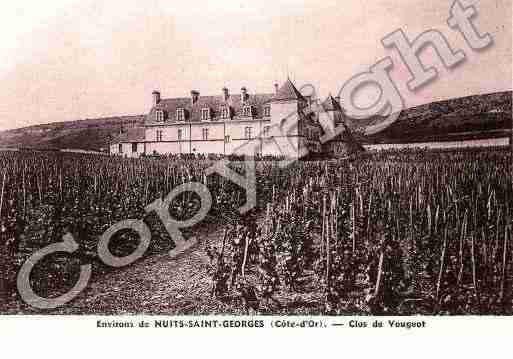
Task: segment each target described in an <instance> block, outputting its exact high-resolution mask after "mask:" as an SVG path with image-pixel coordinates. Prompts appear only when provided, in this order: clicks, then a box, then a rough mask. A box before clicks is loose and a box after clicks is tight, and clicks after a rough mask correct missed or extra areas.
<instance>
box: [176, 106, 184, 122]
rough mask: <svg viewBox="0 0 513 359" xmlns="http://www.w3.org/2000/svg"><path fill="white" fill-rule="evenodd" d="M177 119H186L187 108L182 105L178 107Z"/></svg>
mask: <svg viewBox="0 0 513 359" xmlns="http://www.w3.org/2000/svg"><path fill="white" fill-rule="evenodd" d="M176 120H177V121H185V110H184V109H183V108H181V107H179V108H177V109H176Z"/></svg>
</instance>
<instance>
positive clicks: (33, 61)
mask: <svg viewBox="0 0 513 359" xmlns="http://www.w3.org/2000/svg"><path fill="white" fill-rule="evenodd" d="M462 2H463V3H464V4H467V5H475V6H476V9H477V11H478V16H477V17H476V18H475V19H473V21H474V24H475V26H476V28H477V29H478V30H479V32H480V33H482V34H483V33H489V34H490V35H491V36H492V38H493V41H494V43H493V45H492V46H490V47H489V48H488V49H486V50H484V51H481V52H475V51H473V50H471V49H470V48H469V47H468V45H467V44H466V42H465V41H464V39H463V37H462V35H461V34H460V33H459V32H457V31H455V30H453V29H451V28H449V27H448V25H447V24H446V21H447V18H448V17H449V16H450V14H449V10H450V7H451V4H452V1H449V0H430V1H426V0H373V1H364V0H345V1H342V0H339V1H330V0H327V1H322V2H319V1H318V0H303V1H300V0H272V1H268V0H265V1H264V0H259V1H248V0H244V1H240V0H229V1H226V0H225V1H207V2H202V1H199V0H197V1H194V2H192V1H183V0H180V1H174V0H173V1H170V0H145V1H134V0H123V1H118V0H113V1H98V0H53V1H49V0H47V1H40V0H39V1H33V0H26V1H23V2H4V3H3V4H2V11H1V12H0V43H1V44H2V46H0V84H1V85H0V130H6V129H11V128H19V127H24V126H28V125H33V124H39V123H50V122H57V121H68V120H76V119H83V118H94V117H101V116H110V115H123V114H142V113H146V112H148V111H149V108H150V106H151V92H152V91H153V90H159V91H161V93H162V97H164V98H166V97H183V96H189V94H190V91H191V90H192V89H195V90H198V91H200V93H201V94H202V95H216V94H221V89H222V88H223V87H225V86H226V87H228V88H229V89H230V91H231V92H232V93H239V90H240V88H241V87H242V86H245V87H247V88H248V92H249V93H250V94H251V93H270V92H273V89H274V87H273V84H274V83H276V82H278V83H282V82H284V81H285V80H286V78H287V77H290V78H291V79H292V80H293V81H294V83H295V84H296V86H297V87H298V88H299V87H301V86H302V85H305V84H312V85H313V86H314V87H315V89H316V92H317V93H318V95H319V97H324V96H326V95H328V94H329V93H332V94H337V93H338V92H339V90H340V88H341V87H342V85H343V84H344V83H345V82H346V81H347V80H348V79H350V78H351V77H352V76H354V75H355V74H357V73H360V72H362V71H367V70H368V68H369V67H370V66H372V65H373V64H374V63H376V62H377V61H379V60H380V59H382V58H384V57H386V56H389V57H391V58H392V60H393V61H394V68H393V70H392V77H393V79H394V81H395V82H396V84H397V86H398V88H399V91H400V92H401V95H402V96H403V98H404V99H405V103H406V106H407V107H411V106H415V105H419V104H422V103H427V102H432V101H436V100H442V99H447V98H453V97H461V96H467V95H473V94H481V93H491V92H497V91H504V90H511V89H512V79H513V77H512V24H511V22H512V0H480V1H478V0H464V1H463V0H462ZM399 28H400V29H402V30H403V31H404V32H405V34H406V35H407V36H408V37H409V38H410V39H413V38H415V37H416V36H418V35H419V34H420V33H422V32H424V31H427V30H430V29H436V30H439V31H440V32H442V33H443V34H444V35H445V36H446V38H447V39H448V40H449V43H450V44H451V46H452V47H453V49H455V50H458V49H461V50H463V51H464V52H465V54H466V57H467V59H466V61H465V62H464V63H463V64H462V65H460V66H457V67H456V68H454V69H452V70H450V71H449V70H446V69H444V68H443V67H441V66H439V65H440V62H439V61H438V60H437V59H436V56H435V53H434V51H432V50H431V49H429V48H428V49H426V50H424V51H423V52H422V59H423V60H424V61H425V63H426V64H427V65H429V64H434V65H435V66H438V67H437V68H438V69H439V76H438V78H437V79H436V80H435V81H433V82H432V83H430V84H429V85H428V86H425V87H423V88H422V89H420V90H418V91H415V92H412V91H410V90H408V88H407V87H406V85H405V84H406V82H407V81H408V80H409V73H408V70H407V69H406V67H405V66H404V64H403V63H402V61H401V60H400V58H399V56H398V55H397V53H396V52H395V51H394V50H393V49H386V48H384V47H383V45H382V44H381V39H382V38H383V37H384V36H386V35H387V34H389V33H391V32H392V31H394V30H396V29H399ZM377 96H378V93H377V92H376V91H374V92H373V90H372V89H371V88H369V89H367V90H365V91H362V94H361V96H360V97H361V99H359V100H358V101H361V104H362V105H363V104H364V103H365V102H366V101H368V102H372V101H373V100H375V99H376V98H377Z"/></svg>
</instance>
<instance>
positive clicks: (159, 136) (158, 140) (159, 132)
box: [156, 130, 162, 142]
mask: <svg viewBox="0 0 513 359" xmlns="http://www.w3.org/2000/svg"><path fill="white" fill-rule="evenodd" d="M156 135H157V142H160V141H162V130H157V132H156Z"/></svg>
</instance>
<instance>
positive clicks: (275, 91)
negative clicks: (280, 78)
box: [274, 83, 278, 94]
mask: <svg viewBox="0 0 513 359" xmlns="http://www.w3.org/2000/svg"><path fill="white" fill-rule="evenodd" d="M274 93H275V94H277V93H278V84H276V83H275V84H274Z"/></svg>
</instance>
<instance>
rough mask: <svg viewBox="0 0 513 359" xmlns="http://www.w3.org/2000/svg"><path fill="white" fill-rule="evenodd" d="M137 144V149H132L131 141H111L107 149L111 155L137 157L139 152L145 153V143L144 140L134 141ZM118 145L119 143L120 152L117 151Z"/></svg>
mask: <svg viewBox="0 0 513 359" xmlns="http://www.w3.org/2000/svg"><path fill="white" fill-rule="evenodd" d="M135 143H136V144H137V151H136V152H134V151H133V147H132V142H123V143H121V144H120V143H112V144H111V145H110V148H109V151H110V154H111V155H116V156H123V157H139V156H140V155H141V154H143V153H145V146H146V145H145V143H144V142H135ZM119 145H121V152H120V151H119Z"/></svg>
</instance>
